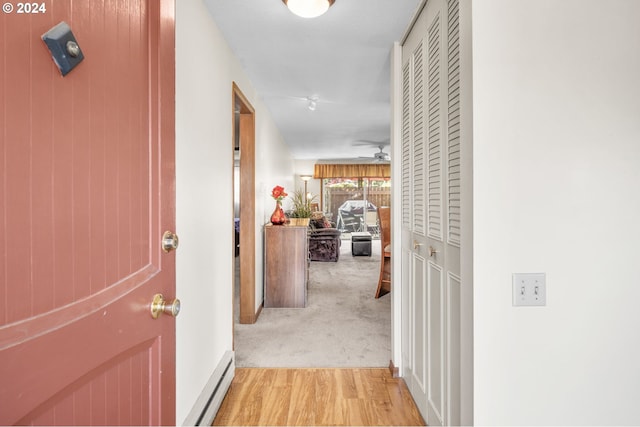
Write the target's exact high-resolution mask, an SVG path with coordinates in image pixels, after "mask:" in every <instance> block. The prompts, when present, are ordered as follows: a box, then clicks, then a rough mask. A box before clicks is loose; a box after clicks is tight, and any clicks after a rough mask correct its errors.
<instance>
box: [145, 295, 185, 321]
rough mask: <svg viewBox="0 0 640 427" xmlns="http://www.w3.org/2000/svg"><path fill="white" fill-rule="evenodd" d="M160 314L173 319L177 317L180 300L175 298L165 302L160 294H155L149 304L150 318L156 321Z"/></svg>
mask: <svg viewBox="0 0 640 427" xmlns="http://www.w3.org/2000/svg"><path fill="white" fill-rule="evenodd" d="M162 313H165V314H169V315H171V316H173V317H176V316H178V314H180V300H179V299H178V298H176V299H174V300H173V301H166V300H165V299H164V297H163V296H162V294H155V295H154V296H153V301H152V302H151V317H153V318H154V319H157V318H158V317H160V315H161V314H162Z"/></svg>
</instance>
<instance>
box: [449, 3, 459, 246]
mask: <svg viewBox="0 0 640 427" xmlns="http://www.w3.org/2000/svg"><path fill="white" fill-rule="evenodd" d="M448 9H449V11H448V16H449V19H448V21H449V22H448V31H447V51H448V52H447V53H448V61H447V75H448V82H447V88H448V94H447V241H448V242H449V243H450V244H451V245H454V246H457V247H460V40H459V25H458V22H459V20H458V1H457V0H456V1H450V2H449V5H448Z"/></svg>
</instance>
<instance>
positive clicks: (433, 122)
mask: <svg viewBox="0 0 640 427" xmlns="http://www.w3.org/2000/svg"><path fill="white" fill-rule="evenodd" d="M440 41H441V39H440V16H439V15H438V16H436V17H435V18H434V20H433V22H432V24H431V26H430V27H429V30H428V43H429V45H428V52H429V64H428V100H429V101H428V102H429V107H428V108H429V110H428V128H429V134H428V142H429V144H428V152H427V153H428V154H427V155H428V201H427V202H428V204H427V211H428V218H427V224H428V226H427V229H428V235H429V237H431V238H433V239H436V240H440V241H442V169H441V166H440V165H441V161H442V150H441V140H442V136H441V126H442V125H441V119H440V117H441V116H440V102H441V99H440V83H441V82H440V72H441V69H440V56H441V52H440Z"/></svg>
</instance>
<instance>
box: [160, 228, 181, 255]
mask: <svg viewBox="0 0 640 427" xmlns="http://www.w3.org/2000/svg"><path fill="white" fill-rule="evenodd" d="M179 243H180V240H179V239H178V235H177V234H176V233H172V232H171V231H165V232H164V234H163V235H162V250H163V251H165V252H171V251H175V250H176V249H178V244H179Z"/></svg>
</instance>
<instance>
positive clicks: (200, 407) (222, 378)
mask: <svg viewBox="0 0 640 427" xmlns="http://www.w3.org/2000/svg"><path fill="white" fill-rule="evenodd" d="M234 356H235V355H234V352H233V351H227V352H226V353H225V354H224V356H222V359H221V360H220V362H219V363H218V366H217V367H216V369H215V371H213V374H212V375H211V378H209V381H207V384H206V385H205V386H204V389H203V390H202V393H200V396H198V399H197V400H196V403H195V404H194V405H193V408H192V409H191V411H190V412H189V415H187V418H186V419H185V420H184V422H183V423H182V425H183V426H199V425H206V426H210V425H211V424H212V423H213V420H214V418H215V417H216V414H217V413H218V409H220V405H221V404H222V400H223V399H224V396H225V395H226V394H227V391H228V390H229V386H231V380H233V377H234V375H235V370H236V361H235V357H234Z"/></svg>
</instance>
